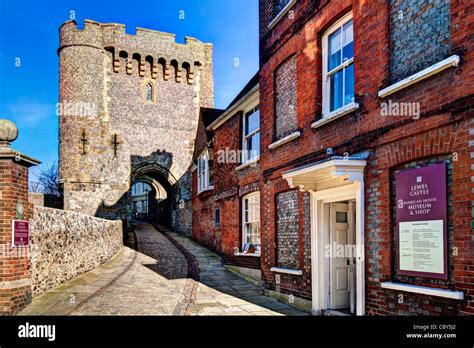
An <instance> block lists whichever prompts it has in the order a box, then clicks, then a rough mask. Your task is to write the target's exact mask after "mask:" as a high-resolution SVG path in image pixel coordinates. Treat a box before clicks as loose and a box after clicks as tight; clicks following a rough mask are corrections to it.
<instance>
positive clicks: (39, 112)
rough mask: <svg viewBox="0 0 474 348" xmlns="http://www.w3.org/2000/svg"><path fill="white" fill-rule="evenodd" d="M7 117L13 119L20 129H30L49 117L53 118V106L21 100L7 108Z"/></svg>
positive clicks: (30, 100)
mask: <svg viewBox="0 0 474 348" xmlns="http://www.w3.org/2000/svg"><path fill="white" fill-rule="evenodd" d="M8 116H10V117H11V118H13V120H14V121H15V123H16V124H17V125H18V126H20V127H21V126H24V127H32V126H36V125H38V124H39V123H40V122H42V121H44V120H46V119H47V118H49V117H55V106H54V104H49V103H44V102H40V101H36V100H32V99H28V98H21V99H19V100H17V101H16V102H14V103H12V104H10V105H9V106H8Z"/></svg>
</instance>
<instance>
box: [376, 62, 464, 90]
mask: <svg viewBox="0 0 474 348" xmlns="http://www.w3.org/2000/svg"><path fill="white" fill-rule="evenodd" d="M459 61H460V58H459V56H458V55H452V56H451V57H449V58H446V59H444V60H442V61H441V62H438V63H436V64H433V65H432V66H430V67H428V68H426V69H423V70H421V71H419V72H417V73H416V74H413V75H411V76H408V77H407V78H405V79H403V80H401V81H398V82H397V83H394V84H393V85H390V86H388V87H386V88H384V89H382V90H380V91H379V93H378V96H379V97H380V98H384V97H386V96H388V95H390V94H393V93H395V92H398V91H400V90H402V89H404V88H406V87H408V86H411V85H413V84H415V83H417V82H419V81H422V80H424V79H427V78H428V77H430V76H433V75H435V74H437V73H439V72H441V71H443V70H446V69H448V68H450V67H453V66H458V64H459Z"/></svg>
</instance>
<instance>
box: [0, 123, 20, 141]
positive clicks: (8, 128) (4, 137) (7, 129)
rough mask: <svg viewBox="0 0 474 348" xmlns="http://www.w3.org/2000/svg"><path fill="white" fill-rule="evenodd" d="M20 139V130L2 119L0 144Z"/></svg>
mask: <svg viewBox="0 0 474 348" xmlns="http://www.w3.org/2000/svg"><path fill="white" fill-rule="evenodd" d="M17 138H18V128H16V125H15V124H14V123H13V122H12V121H9V120H4V119H0V143H11V142H12V141H15V140H16V139H17Z"/></svg>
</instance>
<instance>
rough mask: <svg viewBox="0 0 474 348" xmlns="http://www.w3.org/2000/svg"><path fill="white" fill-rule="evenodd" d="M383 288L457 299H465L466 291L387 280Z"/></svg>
mask: <svg viewBox="0 0 474 348" xmlns="http://www.w3.org/2000/svg"><path fill="white" fill-rule="evenodd" d="M382 289H389V290H398V291H406V292H413V293H415V294H423V295H428V296H438V297H444V298H451V299H455V300H464V293H463V292H462V291H452V290H446V289H437V288H429V287H427V286H418V285H411V284H402V283H392V282H385V283H382Z"/></svg>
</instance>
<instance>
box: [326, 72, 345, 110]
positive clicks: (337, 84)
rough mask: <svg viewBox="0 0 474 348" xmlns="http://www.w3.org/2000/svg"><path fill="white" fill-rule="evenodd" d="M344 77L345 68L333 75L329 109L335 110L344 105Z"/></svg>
mask: <svg viewBox="0 0 474 348" xmlns="http://www.w3.org/2000/svg"><path fill="white" fill-rule="evenodd" d="M342 78H343V70H340V71H338V72H337V73H335V74H334V75H332V76H331V83H330V89H331V90H330V93H329V97H330V104H329V106H330V107H329V111H334V110H336V109H339V108H340V107H341V106H342V93H343V92H342Z"/></svg>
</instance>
